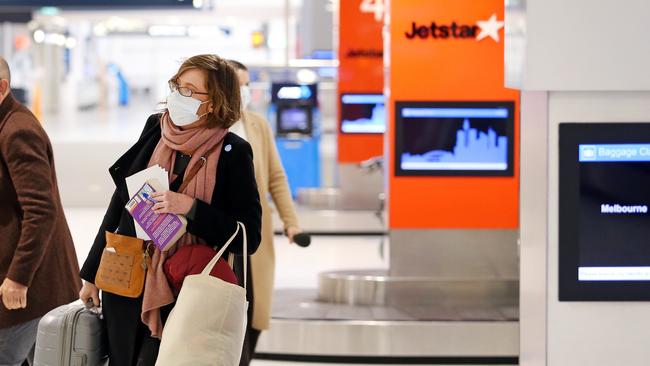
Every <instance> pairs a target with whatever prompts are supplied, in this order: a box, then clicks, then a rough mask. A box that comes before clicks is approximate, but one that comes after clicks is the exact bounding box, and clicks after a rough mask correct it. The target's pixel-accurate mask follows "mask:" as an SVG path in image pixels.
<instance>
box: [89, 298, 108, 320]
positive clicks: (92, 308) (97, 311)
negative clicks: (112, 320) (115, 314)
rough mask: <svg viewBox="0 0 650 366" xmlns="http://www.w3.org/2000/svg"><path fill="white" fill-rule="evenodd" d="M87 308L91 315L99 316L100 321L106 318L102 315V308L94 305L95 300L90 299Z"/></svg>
mask: <svg viewBox="0 0 650 366" xmlns="http://www.w3.org/2000/svg"><path fill="white" fill-rule="evenodd" d="M85 306H86V310H88V311H90V312H91V313H93V314H95V315H97V316H98V317H99V319H103V318H104V316H103V315H102V308H101V306H95V303H93V299H88V302H86V304H85Z"/></svg>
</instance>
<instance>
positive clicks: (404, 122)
mask: <svg viewBox="0 0 650 366" xmlns="http://www.w3.org/2000/svg"><path fill="white" fill-rule="evenodd" d="M342 3H345V1H343V2H342ZM389 10H390V16H389V17H388V18H387V22H389V28H390V55H389V57H388V59H387V65H386V67H387V69H388V73H389V75H390V77H389V80H388V81H389V83H388V85H389V87H390V96H389V98H388V106H389V113H388V124H387V133H386V139H385V142H386V144H387V149H386V152H387V158H388V161H387V169H388V185H389V188H388V192H389V226H390V229H391V230H409V229H413V230H421V229H441V230H442V229H455V230H463V229H467V230H471V229H513V230H514V229H516V228H517V227H518V216H519V215H518V207H519V202H518V192H519V187H518V182H519V168H518V165H519V154H518V152H519V138H518V136H519V93H518V91H515V90H510V89H506V88H505V87H504V23H503V22H504V4H503V1H502V0H454V1H450V0H399V1H395V0H393V1H391V2H390V9H389Z"/></svg>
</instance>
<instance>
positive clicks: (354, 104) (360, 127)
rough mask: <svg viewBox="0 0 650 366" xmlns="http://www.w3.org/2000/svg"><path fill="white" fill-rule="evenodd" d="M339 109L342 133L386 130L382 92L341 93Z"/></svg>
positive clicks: (366, 132)
mask: <svg viewBox="0 0 650 366" xmlns="http://www.w3.org/2000/svg"><path fill="white" fill-rule="evenodd" d="M340 111H341V132H343V133H350V134H381V133H384V132H385V131H386V107H385V102H384V95H383V94H343V95H341V106H340Z"/></svg>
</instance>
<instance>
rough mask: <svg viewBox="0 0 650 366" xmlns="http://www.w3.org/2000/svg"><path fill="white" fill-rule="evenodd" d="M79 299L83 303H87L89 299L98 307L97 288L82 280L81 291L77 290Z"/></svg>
mask: <svg viewBox="0 0 650 366" xmlns="http://www.w3.org/2000/svg"><path fill="white" fill-rule="evenodd" d="M79 299H81V301H83V303H84V304H87V303H88V301H89V300H92V301H93V305H95V307H98V306H99V304H100V303H101V302H100V301H99V289H98V288H97V286H95V285H94V284H92V283H90V282H86V281H84V285H83V287H81V291H79Z"/></svg>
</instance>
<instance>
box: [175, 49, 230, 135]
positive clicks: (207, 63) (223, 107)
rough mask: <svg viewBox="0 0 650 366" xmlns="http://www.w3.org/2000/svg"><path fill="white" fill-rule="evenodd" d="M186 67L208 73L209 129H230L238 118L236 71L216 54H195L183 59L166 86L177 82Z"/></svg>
mask: <svg viewBox="0 0 650 366" xmlns="http://www.w3.org/2000/svg"><path fill="white" fill-rule="evenodd" d="M190 69H201V70H205V71H206V72H207V74H208V97H209V101H210V102H212V108H213V110H212V112H211V113H209V114H208V116H207V118H208V125H209V126H210V127H212V128H214V127H222V128H230V126H232V125H234V124H235V122H237V121H239V119H240V118H241V95H240V93H239V78H238V77H237V72H236V71H235V69H234V68H233V67H232V66H231V65H230V64H229V63H228V61H226V60H224V59H222V58H221V57H219V56H217V55H208V54H206V55H196V56H192V57H190V58H188V59H187V60H185V62H183V64H182V65H181V67H180V68H179V69H178V72H176V74H175V75H174V76H172V77H171V79H169V87H170V88H172V89H173V88H174V87H175V86H176V85H178V78H179V77H180V76H181V74H183V73H184V72H185V71H187V70H190Z"/></svg>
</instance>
